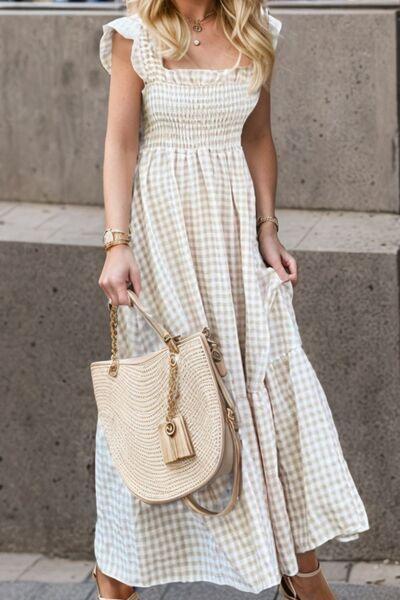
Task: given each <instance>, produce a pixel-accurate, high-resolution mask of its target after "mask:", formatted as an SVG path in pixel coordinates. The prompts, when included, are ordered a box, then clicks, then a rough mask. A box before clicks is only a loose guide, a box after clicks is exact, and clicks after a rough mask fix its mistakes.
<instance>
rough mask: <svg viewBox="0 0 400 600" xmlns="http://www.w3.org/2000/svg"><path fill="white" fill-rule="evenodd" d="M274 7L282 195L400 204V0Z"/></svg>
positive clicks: (308, 203) (282, 201) (333, 202)
mask: <svg viewBox="0 0 400 600" xmlns="http://www.w3.org/2000/svg"><path fill="white" fill-rule="evenodd" d="M272 12H273V14H274V15H275V16H276V17H278V18H279V19H281V20H282V22H283V27H282V36H281V40H280V44H279V45H280V51H279V57H278V59H277V65H276V67H277V68H276V73H275V79H274V84H273V88H272V90H273V92H272V105H273V129H274V136H275V141H276V145H277V149H278V155H279V161H280V162H279V171H280V175H279V192H278V200H279V205H280V206H282V207H296V208H328V209H346V210H359V211H389V212H390V211H392V212H399V183H398V180H399V177H398V172H399V164H398V163H399V161H398V126H397V95H396V94H397V93H396V86H397V77H396V68H397V66H396V65H397V59H396V48H397V46H396V44H397V42H396V11H395V9H394V8H393V10H379V9H374V8H371V9H369V10H354V9H353V10H346V9H344V10H343V9H340V10H339V9H336V10H335V9H330V10H327V9H326V8H321V9H315V8H314V9H313V8H306V9H297V10H296V9H286V10H285V9H275V10H273V11H272Z"/></svg>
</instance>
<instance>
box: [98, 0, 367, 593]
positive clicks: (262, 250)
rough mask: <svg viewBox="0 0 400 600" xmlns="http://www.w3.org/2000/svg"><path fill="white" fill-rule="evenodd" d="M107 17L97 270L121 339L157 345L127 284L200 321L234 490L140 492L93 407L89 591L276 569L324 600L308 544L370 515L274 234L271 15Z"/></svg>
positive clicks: (175, 9) (254, 579) (176, 323)
mask: <svg viewBox="0 0 400 600" xmlns="http://www.w3.org/2000/svg"><path fill="white" fill-rule="evenodd" d="M103 30H104V33H103V37H102V39H101V43H100V57H101V61H102V64H103V66H104V67H105V68H106V69H107V71H108V72H109V73H110V74H111V83H110V96H109V108H108V125H107V134H106V141H105V157H104V199H105V218H106V227H107V229H111V231H108V233H107V234H106V236H105V241H106V242H107V243H106V246H107V253H106V260H105V265H104V268H103V271H102V274H101V277H100V286H101V287H102V289H103V290H104V292H105V294H106V296H107V297H108V298H109V299H110V300H111V302H112V303H113V304H114V305H120V306H121V308H122V310H120V313H121V316H120V325H119V326H120V337H121V338H122V340H123V343H124V353H125V354H126V355H127V356H132V355H140V354H145V353H148V352H151V351H153V350H155V349H157V348H158V345H157V344H158V340H157V339H155V338H154V336H153V335H152V334H153V331H152V330H151V329H150V328H149V327H148V326H146V324H145V323H144V321H142V320H141V319H140V317H138V314H137V312H136V311H134V310H131V309H129V308H128V307H127V306H126V305H128V295H127V286H128V285H130V284H131V285H132V286H133V288H134V290H135V291H136V293H138V294H140V296H141V300H142V302H143V304H144V305H145V306H146V307H147V309H148V310H149V312H151V313H152V314H154V315H155V316H157V320H159V321H160V322H162V323H163V324H164V325H165V327H167V328H168V329H170V330H171V329H172V331H174V332H176V334H177V333H190V332H193V331H196V330H198V328H199V327H203V326H204V325H205V324H206V325H208V326H209V328H210V330H211V331H212V332H213V334H214V336H215V337H216V338H217V339H218V341H219V344H220V347H221V349H222V352H223V354H224V357H225V362H226V364H227V367H228V370H229V372H228V375H227V377H226V380H227V385H228V387H229V388H230V391H231V393H232V396H233V398H234V400H235V403H236V406H237V410H238V413H239V420H240V424H241V425H240V435H241V438H242V443H243V489H242V493H241V498H240V502H239V504H238V505H237V506H236V508H235V509H234V510H233V511H232V512H231V513H230V514H229V515H227V516H225V517H221V518H220V517H214V518H210V517H208V518H207V517H206V518H204V517H201V516H198V515H195V514H192V513H191V512H190V511H188V510H187V509H186V508H185V507H184V506H183V505H181V503H176V502H174V503H170V504H165V505H159V506H154V505H153V506H150V505H145V504H144V503H142V502H140V501H139V500H137V499H136V498H135V497H133V496H132V495H131V494H130V493H129V491H128V490H127V488H126V487H125V485H124V483H123V482H122V480H121V478H120V477H119V475H118V473H117V471H116V469H115V468H114V466H113V463H112V460H111V457H110V454H109V450H108V447H107V443H106V440H105V438H104V432H103V431H102V428H101V425H100V424H99V426H98V429H97V440H96V444H97V445H96V497H97V523H96V538H95V554H96V561H97V565H98V566H97V583H98V588H99V596H101V597H102V598H107V599H108V598H118V599H121V600H123V599H126V598H132V599H133V598H137V595H136V592H135V587H136V586H137V587H147V586H151V585H156V584H162V583H166V582H173V581H181V582H185V581H186V582H189V581H210V582H213V583H216V584H225V585H230V586H233V587H236V588H237V589H239V590H243V591H246V592H254V593H258V592H260V591H261V590H263V589H266V588H268V587H271V586H274V585H277V584H278V583H280V582H281V593H282V595H283V596H284V597H286V598H293V599H294V598H299V599H301V600H332V598H333V594H332V592H331V591H330V589H329V586H328V584H327V583H326V581H325V579H324V577H323V574H322V572H321V570H320V569H319V563H318V559H317V556H316V553H315V548H317V546H319V545H321V544H322V543H324V542H326V541H327V540H329V539H332V538H337V539H340V540H342V541H348V540H351V539H355V538H356V537H358V533H360V532H361V531H364V530H366V529H367V528H368V521H367V516H366V514H365V510H364V506H363V504H362V501H361V499H360V497H359V495H358V493H357V490H356V489H355V486H354V483H353V480H352V478H351V475H350V474H349V471H348V468H347V465H346V462H345V460H344V458H343V455H342V451H341V448H340V444H339V440H338V437H337V433H336V429H335V426H334V424H333V421H332V416H331V413H330V410H329V408H328V405H327V402H326V398H325V395H324V393H323V391H322V389H321V386H320V384H319V382H318V379H317V378H316V375H315V373H314V371H313V369H312V367H311V365H310V364H309V362H308V360H307V357H306V356H305V354H304V352H303V350H302V348H301V341H300V337H299V333H298V329H297V325H296V320H295V316H294V313H293V308H292V291H293V287H292V286H293V285H295V284H296V282H297V266H296V261H295V259H294V258H293V256H291V255H290V254H289V252H287V250H286V249H285V248H284V246H283V245H282V244H281V242H280V241H279V237H278V222H277V219H276V217H275V210H274V208H275V188H276V179H277V165H276V155H275V149H274V143H273V140H272V135H271V128H270V95H269V82H270V77H271V70H272V65H273V62H274V50H275V46H276V43H277V38H278V34H279V30H280V22H279V21H277V20H276V19H274V18H273V17H271V16H269V15H268V13H267V9H266V7H265V6H264V5H263V2H261V1H260V0H138V1H137V2H135V6H134V11H133V12H132V14H128V16H126V17H122V18H118V19H115V20H113V21H111V22H110V23H107V24H106V25H104V27H103ZM132 174H134V177H133V175H132ZM132 184H133V198H132ZM257 224H258V227H257ZM130 225H131V231H132V244H131V247H130V246H129V245H128V241H129V226H130ZM120 232H122V233H120ZM226 490H227V485H226V481H225V482H221V481H219V482H216V483H215V484H213V485H211V486H209V487H208V488H207V489H204V490H201V491H200V492H198V499H200V500H201V501H202V504H206V505H207V503H208V504H210V503H214V505H215V503H218V501H221V502H223V501H224V493H226Z"/></svg>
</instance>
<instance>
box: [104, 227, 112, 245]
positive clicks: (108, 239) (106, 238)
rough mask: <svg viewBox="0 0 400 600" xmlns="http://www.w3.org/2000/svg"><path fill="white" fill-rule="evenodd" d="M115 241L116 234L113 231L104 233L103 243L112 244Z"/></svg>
mask: <svg viewBox="0 0 400 600" xmlns="http://www.w3.org/2000/svg"><path fill="white" fill-rule="evenodd" d="M113 240H114V234H113V232H112V231H109V230H107V231H105V232H104V236H103V242H104V243H105V244H109V243H110V242H112V241H113Z"/></svg>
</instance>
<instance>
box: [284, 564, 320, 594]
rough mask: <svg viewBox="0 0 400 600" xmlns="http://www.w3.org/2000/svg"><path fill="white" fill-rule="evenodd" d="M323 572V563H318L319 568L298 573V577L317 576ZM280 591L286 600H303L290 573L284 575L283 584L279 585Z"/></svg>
mask: <svg viewBox="0 0 400 600" xmlns="http://www.w3.org/2000/svg"><path fill="white" fill-rule="evenodd" d="M320 572H321V565H320V564H319V563H318V568H317V569H315V571H311V572H310V573H297V574H296V577H315V575H318V573H320ZM279 592H280V594H281V596H282V598H285V600H302V598H300V596H299V595H298V594H297V592H296V590H295V589H294V585H293V583H292V580H291V578H290V577H289V576H288V575H283V577H282V581H281V585H280V586H279Z"/></svg>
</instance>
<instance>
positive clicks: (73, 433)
mask: <svg viewBox="0 0 400 600" xmlns="http://www.w3.org/2000/svg"><path fill="white" fill-rule="evenodd" d="M102 261H103V253H102V251H101V249H100V248H95V249H91V248H84V249H83V248H81V247H74V246H62V245H58V246H57V245H50V244H48V245H45V244H24V243H14V244H13V243H7V244H2V247H1V252H0V271H1V273H2V278H1V286H0V288H1V289H0V304H1V309H0V311H1V323H2V365H1V377H0V388H1V390H0V398H1V400H0V402H1V415H2V418H1V420H0V439H1V462H0V480H1V481H0V485H1V495H0V506H1V508H0V514H1V532H2V535H1V545H2V547H3V549H7V550H11V551H15V550H17V551H18V550H19V551H27V552H29V551H35V552H36V551H39V552H44V553H49V554H51V553H52V552H55V553H60V554H62V555H64V556H68V555H71V556H76V557H78V558H79V557H86V556H90V554H91V548H92V535H93V526H94V493H93V469H94V456H93V449H94V440H93V436H94V427H95V419H96V409H95V402H94V398H93V395H92V389H91V381H90V373H89V363H90V361H91V360H93V359H94V358H95V357H98V358H100V359H101V358H103V357H105V358H106V357H107V356H108V355H109V347H108V329H107V327H108V322H107V308H106V302H105V299H104V295H103V294H102V292H101V290H100V289H99V288H98V285H97V280H98V275H99V272H100V269H101V265H102Z"/></svg>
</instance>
